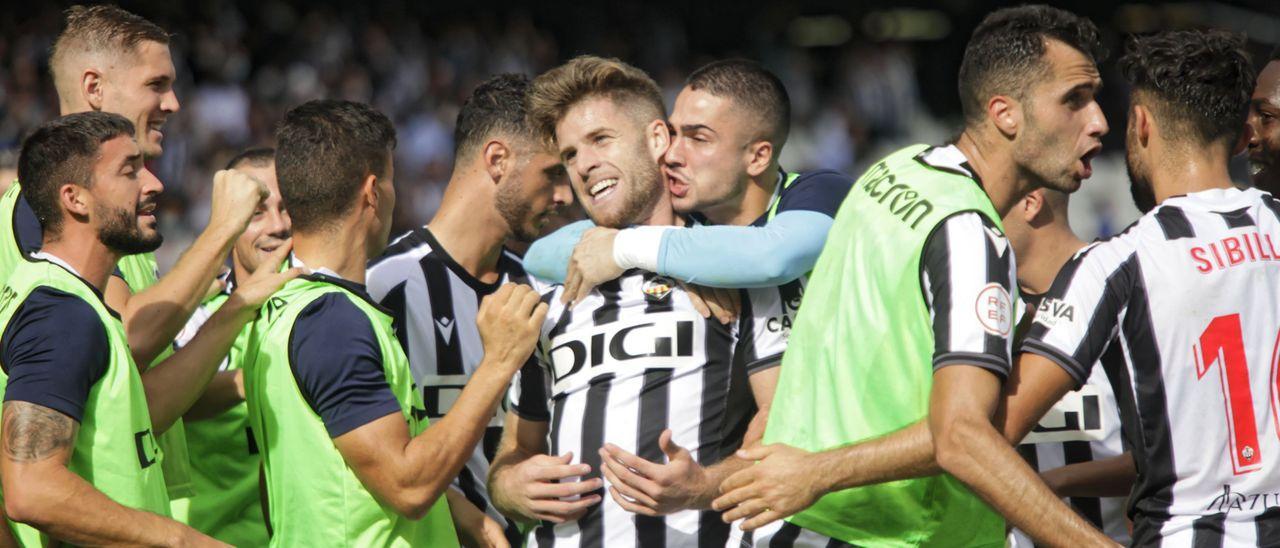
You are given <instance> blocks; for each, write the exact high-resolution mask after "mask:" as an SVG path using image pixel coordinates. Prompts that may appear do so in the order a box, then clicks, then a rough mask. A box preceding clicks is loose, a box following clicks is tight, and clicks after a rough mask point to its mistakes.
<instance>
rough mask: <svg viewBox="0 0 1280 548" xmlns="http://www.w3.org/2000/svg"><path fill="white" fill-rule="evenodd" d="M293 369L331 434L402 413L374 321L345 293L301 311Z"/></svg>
mask: <svg viewBox="0 0 1280 548" xmlns="http://www.w3.org/2000/svg"><path fill="white" fill-rule="evenodd" d="M289 367H290V368H292V369H293V376H294V378H295V379H297V382H298V388H299V389H300V390H301V391H302V396H303V397H304V398H306V400H307V403H309V404H311V409H312V410H314V411H315V412H316V414H317V415H320V419H321V420H322V421H324V427H325V429H326V430H328V431H329V436H330V437H334V438H336V437H338V436H341V435H343V434H346V433H347V432H350V431H352V430H355V429H356V428H359V427H361V426H364V425H366V424H368V423H370V422H373V421H374V420H376V419H380V418H382V417H385V416H387V415H390V414H392V413H399V412H400V404H399V402H397V401H396V397H395V395H394V394H392V393H391V386H390V385H388V384H387V377H386V374H385V373H384V372H383V370H382V351H381V348H380V346H379V345H378V338H377V336H376V335H374V332H373V324H372V323H370V322H369V317H368V316H366V315H365V314H364V313H363V312H361V311H360V309H359V308H356V305H355V304H354V303H352V302H351V301H350V300H348V299H347V297H345V296H343V295H342V294H339V293H330V294H328V295H325V296H323V297H320V298H318V299H316V300H315V301H313V302H312V303H311V304H309V305H307V307H306V308H304V309H303V310H302V312H300V313H299V314H298V319H297V320H296V321H295V322H294V324H293V333H292V334H291V335H290V336H289Z"/></svg>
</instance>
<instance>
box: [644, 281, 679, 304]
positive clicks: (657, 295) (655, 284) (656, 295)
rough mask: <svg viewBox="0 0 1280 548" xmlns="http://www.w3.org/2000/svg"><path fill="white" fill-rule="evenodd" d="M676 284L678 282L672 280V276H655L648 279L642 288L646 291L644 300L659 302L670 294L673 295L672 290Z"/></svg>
mask: <svg viewBox="0 0 1280 548" xmlns="http://www.w3.org/2000/svg"><path fill="white" fill-rule="evenodd" d="M675 286H676V283H675V282H674V281H672V280H671V278H665V277H662V276H655V277H654V278H651V279H649V280H646V281H645V282H644V285H643V286H641V288H640V290H641V291H643V292H644V300H646V301H649V302H658V301H661V300H663V299H665V298H667V296H668V295H671V290H672V289H673V288H675Z"/></svg>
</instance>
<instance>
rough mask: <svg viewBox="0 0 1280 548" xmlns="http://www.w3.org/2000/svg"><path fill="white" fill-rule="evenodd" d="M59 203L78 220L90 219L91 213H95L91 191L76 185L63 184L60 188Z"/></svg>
mask: <svg viewBox="0 0 1280 548" xmlns="http://www.w3.org/2000/svg"><path fill="white" fill-rule="evenodd" d="M58 203H59V204H60V205H61V206H62V209H65V210H67V212H68V213H70V214H71V216H72V217H73V218H76V219H88V217H89V212H90V211H93V197H92V196H90V195H89V189H87V188H85V187H82V186H80V185H77V184H75V183H63V184H62V186H60V187H58ZM58 214H59V215H61V214H62V213H61V212H59V213H58Z"/></svg>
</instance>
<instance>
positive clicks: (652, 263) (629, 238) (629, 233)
mask: <svg viewBox="0 0 1280 548" xmlns="http://www.w3.org/2000/svg"><path fill="white" fill-rule="evenodd" d="M674 228H675V227H670V226H638V227H634V228H625V229H622V230H619V231H618V236H617V237H616V238H614V240H613V262H614V263H617V265H618V268H621V269H623V270H629V269H632V268H639V269H641V270H646V271H649V272H657V271H658V254H659V253H660V252H661V251H662V235H663V234H665V233H666V232H667V231H668V230H672V229H674Z"/></svg>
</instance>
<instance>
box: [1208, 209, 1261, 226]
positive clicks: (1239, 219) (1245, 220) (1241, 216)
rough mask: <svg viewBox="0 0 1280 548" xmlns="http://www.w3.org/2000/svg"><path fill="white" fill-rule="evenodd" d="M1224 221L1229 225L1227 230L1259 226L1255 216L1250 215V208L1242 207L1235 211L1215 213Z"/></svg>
mask: <svg viewBox="0 0 1280 548" xmlns="http://www.w3.org/2000/svg"><path fill="white" fill-rule="evenodd" d="M1214 213H1217V214H1218V215H1219V216H1220V217H1222V220H1223V221H1225V222H1226V223H1227V228H1241V227H1246V226H1258V223H1256V222H1254V220H1253V216H1252V215H1249V208H1247V207H1242V208H1240V209H1237V210H1235V211H1215V212H1214Z"/></svg>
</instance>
